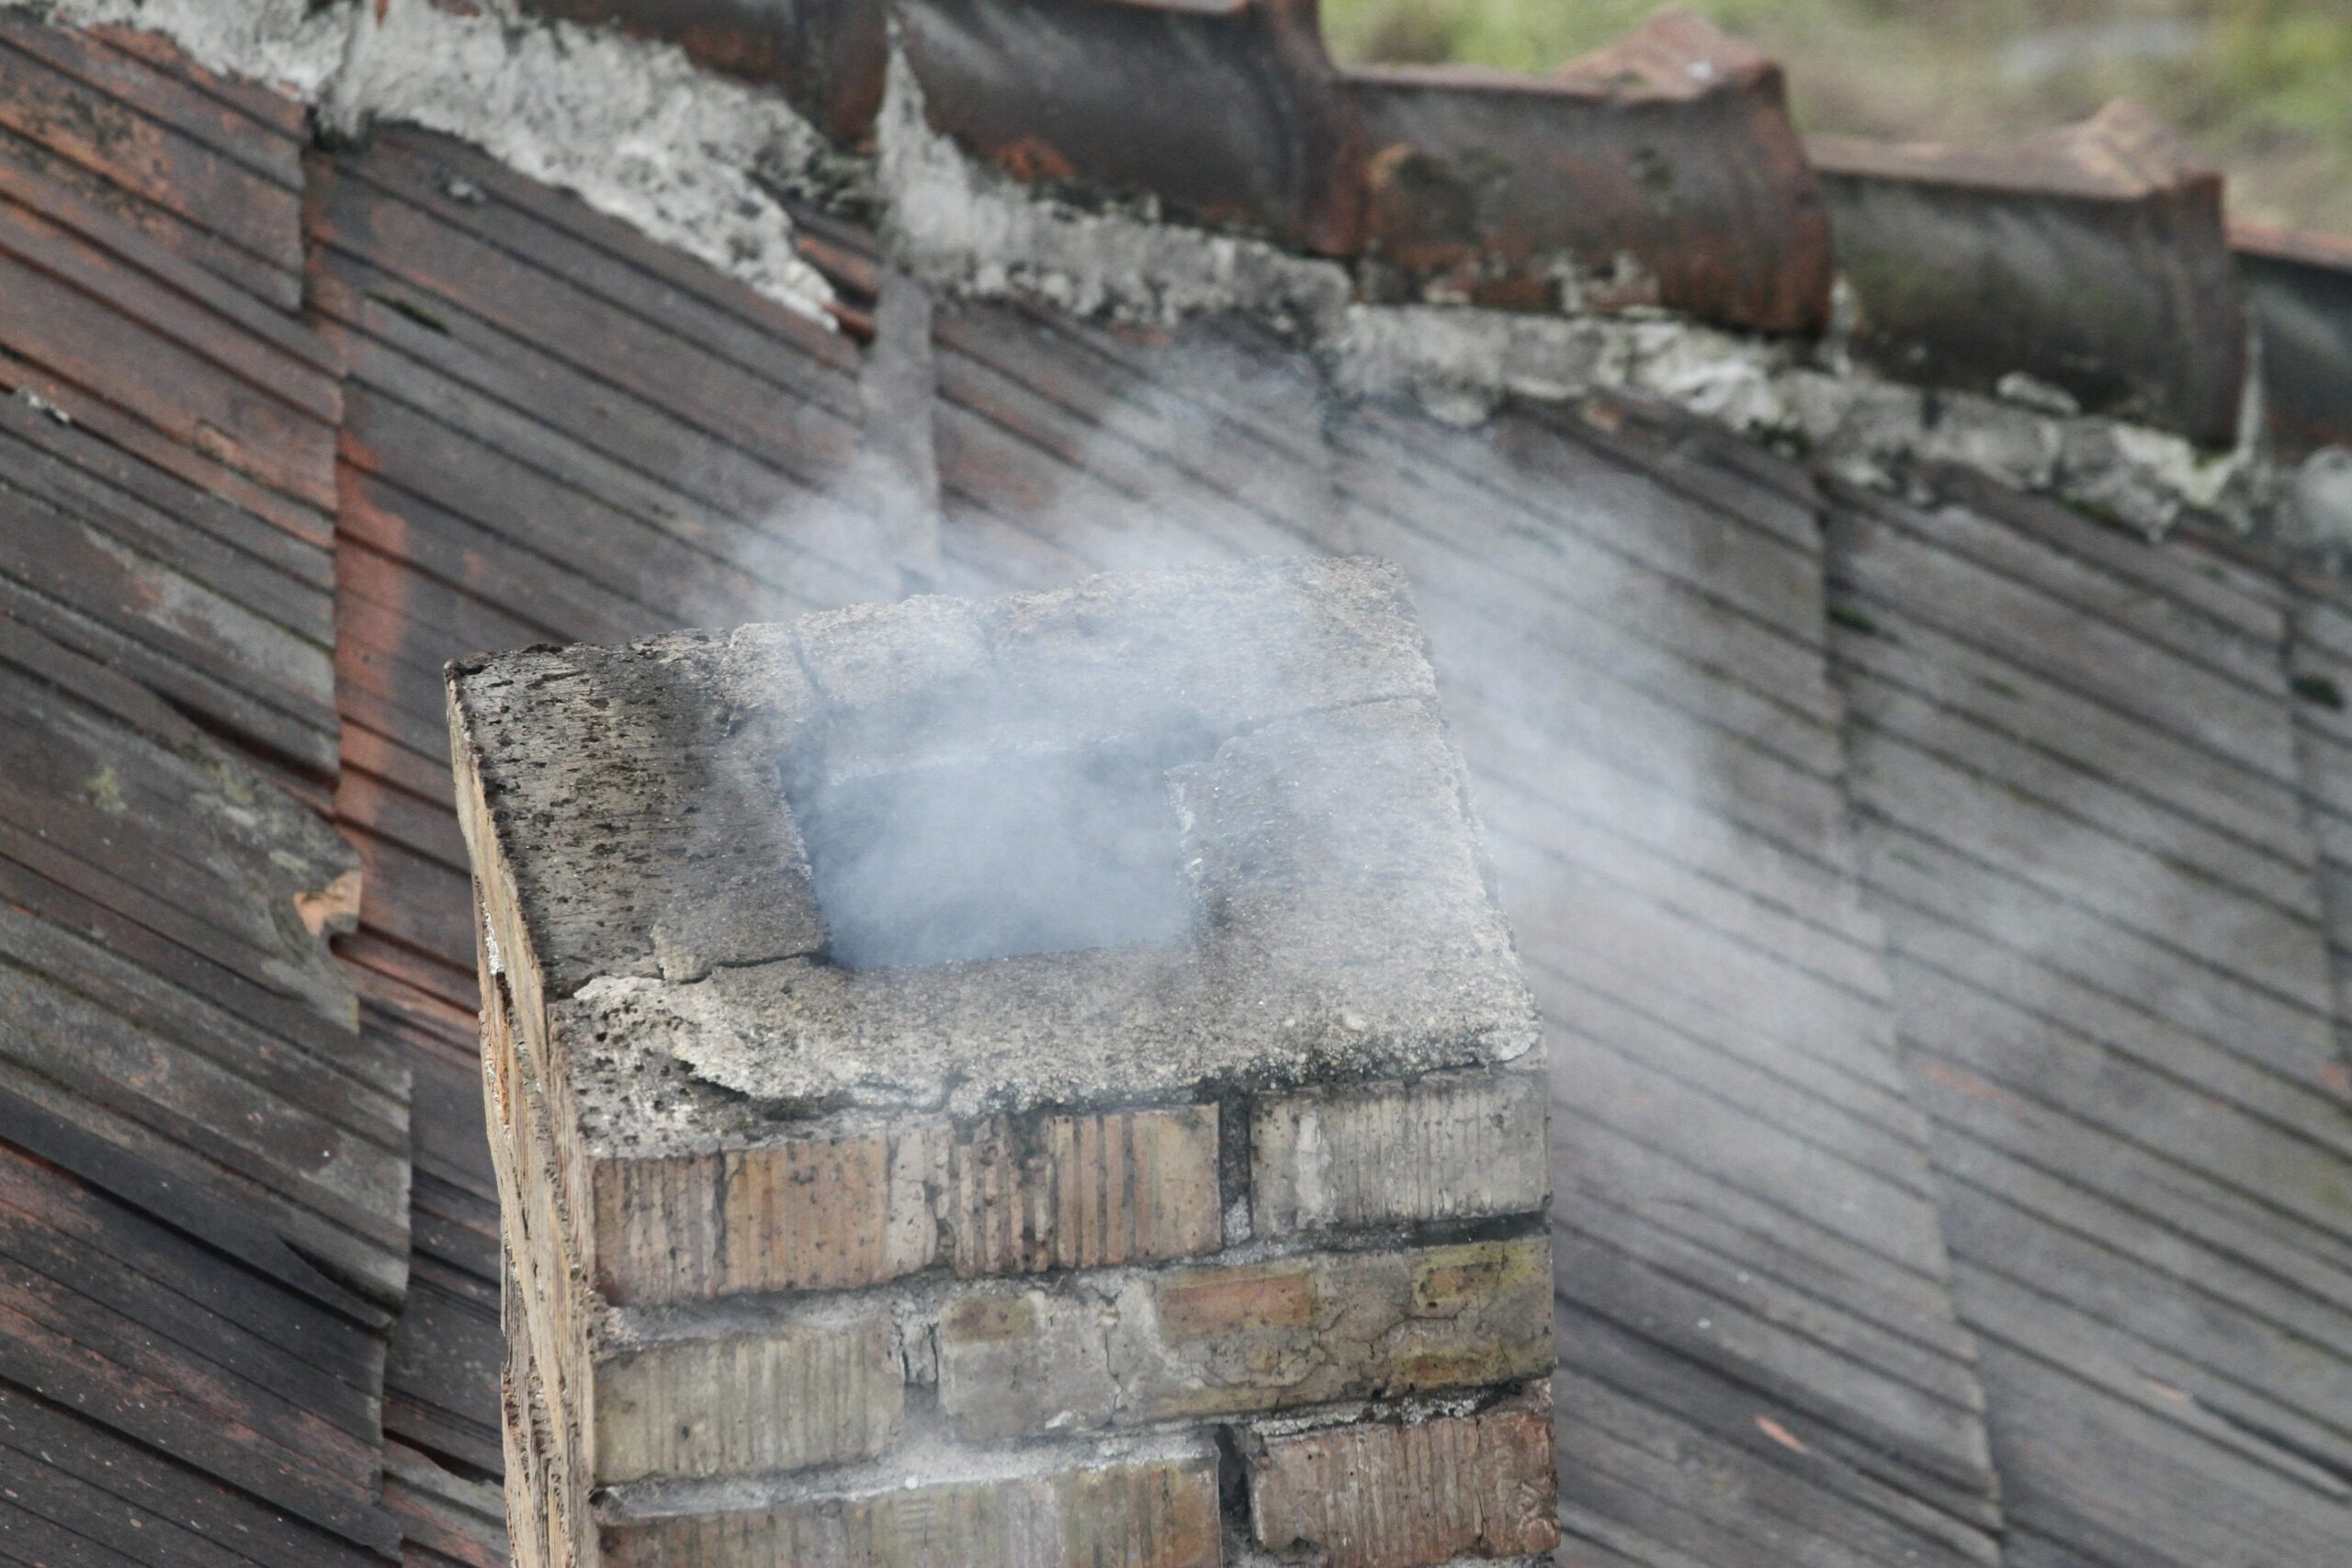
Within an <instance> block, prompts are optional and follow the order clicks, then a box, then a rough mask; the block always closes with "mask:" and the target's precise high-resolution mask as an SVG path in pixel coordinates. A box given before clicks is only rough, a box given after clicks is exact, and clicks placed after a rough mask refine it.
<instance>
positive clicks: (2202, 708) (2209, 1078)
mask: <svg viewBox="0 0 2352 1568" xmlns="http://www.w3.org/2000/svg"><path fill="white" fill-rule="evenodd" d="M1961 493H1962V495H1963V496H1964V500H1955V501H1953V502H1951V503H1950V504H1946V505H1942V506H1939V507H1935V508H1926V509H1923V508H1916V507H1909V506H1905V505H1900V504H1897V503H1895V502H1889V501H1884V500H1880V499H1876V498H1866V497H1861V496H1844V497H1841V498H1840V501H1839V504H1838V508H1837V513H1836V520H1835V524H1834V526H1833V541H1834V543H1833V549H1832V570H1833V571H1834V573H1835V576H1836V579H1837V581H1838V601H1837V604H1838V608H1837V610H1835V611H1834V612H1833V615H1835V617H1836V619H1837V621H1838V626H1839V627H1840V631H1839V635H1838V639H1837V652H1838V671H1839V675H1840V679H1841V682H1842V683H1843V685H1844V688H1845V690H1846V693H1847V696H1848V704H1849V713H1850V726H1849V750H1850V762H1851V768H1852V790H1853V795H1854V799H1855V803H1856V805H1857V807H1858V808H1859V809H1860V812H1861V814H1862V817H1863V819H1864V821H1865V822H1866V824H1867V827H1866V830H1865V839H1866V842H1867V845H1868V853H1867V857H1866V858H1867V866H1868V878H1869V883H1870V887H1871V896H1872V902H1873V903H1874V905H1875V906H1876V907H1877V908H1880V909H1881V910H1882V911H1883V915H1884V918H1885V920H1886V923H1887V929H1888V934H1889V939H1890V944H1891V949H1892V953H1893V955H1894V994H1895V1003H1896V1015H1897V1019H1898V1022H1899V1027H1900V1030H1901V1033H1902V1037H1903V1042H1904V1050H1905V1060H1906V1061H1907V1063H1908V1064H1909V1066H1910V1069H1911V1081H1912V1083H1913V1086H1914V1093H1915V1096H1916V1097H1917V1100H1918V1102H1919V1103H1920V1105H1921V1106H1922V1108H1923V1109H1925V1110H1926V1111H1927V1112H1928V1116H1929V1118H1930V1120H1931V1122H1932V1123H1933V1126H1934V1130H1935V1138H1934V1146H1935V1162H1936V1171H1937V1176H1938V1178H1939V1182H1940V1184H1941V1187H1942V1190H1943V1193H1944V1199H1943V1216H1944V1227H1945V1235H1946V1238H1947V1241H1948V1242H1949V1244H1950V1246H1951V1251H1952V1257H1953V1271H1954V1282H1955V1285H1956V1287H1957V1299H1958V1302H1959V1305H1960V1310H1961V1316H1962V1322H1963V1323H1965V1324H1966V1325H1968V1326H1969V1327H1970V1328H1972V1329H1973V1331H1974V1332H1975V1333H1976V1334H1977V1335H1978V1337H1979V1338H1980V1339H1981V1340H1982V1342H1983V1346H1984V1353H1983V1363H1982V1364H1983V1376H1984V1381H1985V1395H1986V1398H1987V1400H1988V1402H1989V1405H1990V1423H1989V1424H1990V1427H1991V1431H1992V1437H1993V1451H1994V1458H1995V1461H1996V1464H1997V1466H1998V1468H1999V1470H2000V1472H2001V1475H2002V1481H2003V1485H2004V1490H2005V1495H2006V1498H2007V1508H2008V1517H2009V1526H2010V1530H2011V1543H2012V1544H2011V1551H2010V1560H2011V1562H2017V1563H2032V1564H2057V1563H2064V1564H2077V1563H2099V1564H2111V1565H2113V1568H2138V1565H2142V1564H2179V1565H2181V1568H2188V1565H2190V1564H2199V1565H2211V1564H2215V1563H2248V1564H2251V1563H2256V1562H2325V1561H2328V1560H2330V1558H2331V1557H2333V1556H2335V1555H2340V1554H2341V1552H2342V1551H2343V1549H2344V1545H2345V1543H2346V1541H2347V1540H2352V1489H2347V1484H2346V1482H2347V1477H2352V1360H2347V1357H2346V1347H2347V1346H2352V1315H2348V1314H2347V1313H2346V1303H2347V1302H2352V1276H2347V1274H2346V1265H2347V1263H2352V1191H2348V1190H2347V1189H2346V1183H2345V1179H2344V1178H2345V1171H2346V1156H2347V1154H2352V1122H2347V1120H2346V1114H2345V1110H2346V1100H2347V1097H2346V1092H2345V1089H2346V1085H2345V1080H2344V1069H2343V1056H2342V1055H2341V1049H2340V1045H2339V1042H2338V1037H2337V1027H2336V1012H2335V993H2334V990H2333V987H2332V982H2331V976H2330V965H2329V954H2328V947H2327V940H2326V927H2325V923H2324V911H2323V906H2322V901H2321V884H2320V874H2321V863H2320V860H2319V857H2318V855H2317V852H2316V850H2315V846H2314V844H2313V842H2312V836H2311V833H2310V831H2309V829H2308V826H2307V821H2306V817H2305V809H2304V800H2303V793H2302V787H2301V786H2302V784H2303V776H2302V774H2301V773H2300V772H2299V765H2298V762H2299V759H2298V755H2297V746H2296V740H2297V736H2296V725H2295V709H2294V705H2293V704H2292V702H2291V700H2290V695H2289V691H2288V684H2287V677H2286V673H2285V669H2284V665H2283V662H2282V653H2283V651H2284V643H2285V638H2286V636H2287V629H2288V608H2289V606H2288V604H2287V599H2286V594H2285V592H2284V591H2283V590H2282V588H2281V587H2280V586H2279V585H2278V583H2277V582H2276V581H2271V580H2267V579H2265V578H2262V577H2259V576H2256V575H2255V574H2253V573H2250V572H2246V571H2243V570H2237V569H2236V568H2234V567H2233V566H2231V565H2228V564H2226V563H2225V562H2223V561H2222V559H2221V558H2218V557H2215V556H2211V555H2208V554H2205V553H2203V552H2201V551H2199V550H2198V549H2196V548H2195V547H2190V546H2187V545H2182V546H2176V547H2167V548H2165V549H2161V550H2159V549H2153V548H2150V547H2147V546H2146V545H2144V544H2142V543H2140V542H2138V541H2137V540H2133V539H2130V538H2127V537H2125V536H2121V535H2119V534H2115V533H2111V532H2109V531H2108V530H2106V529H2104V528H2102V527H2100V526H2098V525H2095V524H2092V523H2089V522H2086V521H2085V520H2083V519H2081V518H2079V517H2076V516H2075V515H2074V514H2073V513H2067V512H2065V511H2063V510H2061V509H2059V508H2056V507H2052V506H2051V505H2048V504H2047V503H2043V502H2032V501H2028V500H2025V499H2023V498H2019V497H2017V496H2014V495H2006V494H2003V493H2001V492H1998V491H1994V490H1992V489H1991V488H1990V487H1962V491H1961Z"/></svg>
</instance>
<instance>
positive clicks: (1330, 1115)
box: [449, 560, 1557, 1568]
mask: <svg viewBox="0 0 2352 1568" xmlns="http://www.w3.org/2000/svg"><path fill="white" fill-rule="evenodd" d="M449 692H450V712H451V723H452V728H453V738H454V746H455V753H456V761H457V774H458V797H459V812H460V816H461V818H462V819H463V822H464V826H465V830H466V837H467V842H468V845H469V849H470V851H471V853H472V857H473V865H474V875H475V886H476V889H477V895H478V901H479V905H480V908H479V911H478V913H479V916H480V922H479V924H480V935H481V964H482V977H483V987H482V994H483V998H484V1002H483V1027H482V1033H483V1055H484V1063H483V1067H484V1083H485V1088H486V1091H487V1094H488V1099H489V1105H490V1120H491V1134H492V1145H493V1149H494V1154H495V1156H496V1166H497V1170H498V1176H499V1181H500V1190H501V1195H502V1198H503V1226H504V1235H505V1244H506V1254H507V1262H508V1278H507V1294H506V1317H507V1326H508V1344H509V1365H508V1368H507V1386H506V1392H507V1412H506V1415H507V1423H508V1483H507V1485H508V1507H509V1514H510V1518H511V1524H512V1529H513V1535H514V1540H515V1560H516V1562H518V1563H521V1564H524V1565H526V1568H541V1565H543V1564H545V1565H553V1564H563V1565H566V1568H571V1565H593V1564H602V1565H605V1568H689V1565H691V1568H730V1565H734V1564H744V1565H758V1568H785V1565H787V1564H791V1565H810V1568H815V1565H824V1568H832V1565H836V1564H838V1565H842V1568H850V1565H859V1568H1102V1565H1108V1564H1120V1565H1125V1568H1207V1565H1211V1564H1217V1563H1221V1562H1230V1563H1236V1564H1246V1563H1250V1562H1269V1561H1274V1560H1279V1561H1283V1562H1318V1563H1324V1564H1328V1565H1329V1568H1418V1565H1421V1564H1439V1563H1453V1562H1463V1561H1470V1560H1475V1561H1480V1562H1492V1561H1502V1562H1515V1561H1521V1560H1525V1561H1528V1562H1532V1561H1535V1560H1538V1559H1543V1558H1545V1556H1546V1554H1548V1553H1549V1551H1551V1549H1552V1547H1553V1546H1554V1544H1555V1541H1556V1540H1557V1529H1556V1526H1555V1520H1554V1514H1555V1480H1554V1471H1553V1460H1552V1435H1551V1417H1550V1387H1551V1374H1552V1369H1553V1346H1552V1270H1551V1254H1550V1247H1549V1245H1548V1242H1547V1239H1546V1233H1545V1228H1544V1219H1543V1211H1544V1207H1545V1204H1546V1202H1547V1201H1548V1197H1549V1182H1548V1176H1547V1166H1546V1159H1545V1122H1546V1105H1547V1093H1546V1091H1547V1083H1546V1078H1545V1073H1544V1049H1543V1046H1542V1043H1541V1039H1540V1036H1539V1033H1538V1031H1537V1025H1536V1021H1535V1016H1534V1010H1533V1006H1532V1001H1531V999H1530V998H1529V995H1528V992H1527V990H1526V987H1524V985H1523V984H1522V982H1521V977H1520V974H1519V970H1518V965H1517V963H1516V960H1515V958H1514V956H1513V953H1512V951H1511V946H1510V937H1509V933H1508V931H1506V929H1505V927H1504V925H1503V922H1502V919H1501V918H1500V916H1499V915H1498V913H1497V911H1496V909H1495V908H1494V904H1493V901H1492V896H1491V890H1490V887H1489V883H1488V878H1487V875H1486V873H1485V869H1484V863H1483V860H1482V856H1481V851H1480V847H1479V843H1478V835H1477V828H1476V822H1475V820H1474V818H1472V817H1471V815H1470V813H1469V809H1468V807H1467V795H1466V788H1465V780H1464V772H1463V767H1462V762H1461V760H1460V758H1459V756H1458V755H1457V753H1456V752H1455V751H1454V750H1453V746H1452V744H1451V743H1450V741H1449V740H1448V739H1447V737H1446V735H1445V732H1444V729H1443V727H1442V723H1441V721H1440V718H1439V715H1438V710H1437V705H1436V693H1435V688H1434V684H1433V682H1432V679H1431V676H1430V667H1429V662H1428V660H1427V658H1426V656H1425V653H1424V650H1423V647H1422V643H1421V639H1420V634H1419V629H1418V627H1417V626H1416V624H1415V622H1414V620H1413V618H1412V615H1411V612H1410V610H1409V608H1408V605H1407V604H1406V600H1405V595H1404V592H1403V588H1402V584H1401V581H1400V579H1399V578H1398V576H1397V573H1396V572H1395V570H1393V569H1391V568H1389V567H1388V566H1386V565H1385V564H1383V563H1379V562H1374V561H1367V560H1339V561H1330V560H1316V561H1288V562H1279V563H1261V564H1253V565H1249V566H1244V567H1239V568H1235V569H1230V570H1217V571H1208V572H1194V573H1187V574H1182V575H1170V576H1160V577H1136V578H1125V579H1121V578H1109V579H1100V580H1096V581H1090V582H1086V583H1082V584H1080V585H1079V586H1077V587H1074V588H1070V589H1067V590H1062V591H1058V592H1047V593H1034V594H1023V595H1016V596H1013V597H1011V598H1006V599H1001V600H997V601H994V602H992V603H988V604H966V603H963V602H959V601H955V600H948V599H937V598H930V599H914V600H910V601H907V602H905V603H902V604H892V605H887V606H866V607H860V608H856V609H851V610H844V611H839V612H833V613H829V614H825V615H813V616H809V617H808V618H806V619H803V620H801V621H798V622H796V623H794V624H792V625H790V626H746V627H743V628H741V629H740V630H738V631H735V632H733V633H703V632H686V633H679V634H676V635H673V636H670V637H659V638H655V639H652V640H650V641H647V642H642V643H638V644H634V645H631V646H629V647H626V648H612V649H598V648H574V649H524V650H521V651H518V652H514V653H508V654H500V655H495V656H490V657H484V658H478V659H473V660H461V661H460V662H458V664H456V665H453V666H452V667H451V671H450V678H449Z"/></svg>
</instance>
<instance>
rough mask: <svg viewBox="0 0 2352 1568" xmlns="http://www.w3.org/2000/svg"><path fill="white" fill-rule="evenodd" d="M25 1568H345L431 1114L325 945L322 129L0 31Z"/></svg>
mask: <svg viewBox="0 0 2352 1568" xmlns="http://www.w3.org/2000/svg"><path fill="white" fill-rule="evenodd" d="M0 75H4V76H5V77H6V103H7V109H6V115H5V117H0V118H5V126H4V127H0V141H5V146H4V147H0V152H5V153H6V156H5V157H0V342H4V343H5V346H6V351H7V353H6V361H5V369H0V378H5V379H6V382H7V384H8V385H9V386H10V387H11V388H12V389H14V390H16V392H17V396H16V397H14V398H11V399H9V400H6V403H5V404H0V513H5V517H6V525H5V527H0V735H4V736H5V740H0V749H4V750H5V752H6V755H7V756H8V758H9V759H10V761H9V765H8V769H7V774H6V781H5V784H0V886H5V889H6V891H5V895H4V896H0V897H5V907H0V1187H5V1193H6V1196H5V1199H0V1237H5V1240H0V1253H5V1256H6V1260H7V1266H6V1271H5V1283H0V1410H5V1416H0V1443H5V1444H6V1446H7V1447H8V1448H10V1449H11V1450H15V1451H14V1452H13V1453H12V1454H11V1455H10V1456H9V1458H8V1460H7V1461H6V1471H7V1472H8V1474H9V1476H10V1479H11V1489H10V1491H9V1493H8V1497H7V1500H6V1504H5V1508H6V1528H5V1529H0V1557H6V1558H8V1559H10V1560H12V1561H21V1562H28V1563H37V1562H68V1561H71V1562H84V1561H87V1562H116V1561H122V1560H125V1559H126V1558H127V1559H129V1560H131V1561H153V1562H204V1563H208V1564H209V1563H220V1564H227V1563H231V1562H239V1563H243V1562H266V1563H272V1564H285V1565H286V1568H293V1565H295V1564H302V1563H320V1562H362V1561H365V1560H368V1558H370V1557H372V1556H376V1555H379V1554H381V1553H385V1552H389V1551H393V1550H394V1549H396V1547H397V1545H398V1542H399V1540H400V1534H401V1532H400V1529H399V1527H398V1526H397V1525H396V1524H395V1522H394V1521H393V1519H392V1518H391V1517H390V1515H388V1514H386V1513H385V1512H383V1511H382V1509H381V1507H380V1506H379V1472H380V1469H381V1464H382V1446H383V1439H382V1430H381V1426H380V1388H381V1379H382V1369H383V1360H384V1348H385V1333H386V1330H387V1328H388V1326H389V1325H390V1321H391V1319H390V1310H391V1309H393V1308H394V1307H396V1306H397V1305H398V1303H400V1301H401V1297H402V1294H403V1292H404V1289H405V1283H406V1276H407V1254H408V1166H409V1159H408V1083H407V1077H406V1073H405V1071H404V1070H403V1068H402V1066H401V1062H400V1061H399V1059H398V1057H397V1056H396V1055H393V1054H391V1053H390V1052H388V1051H386V1050H383V1049H381V1048H380V1047H379V1046H378V1045H376V1044H375V1043H372V1042H370V1041H368V1040H366V1039H364V1038H363V1037H362V1036H361V1035H360V1034H359V1032H358V1031H357V1029H356V1013H355V1008H354V1003H353V997H352V991H351V987H350V983H349V981H348V980H347V978H346V977H345V974H344V972H343V970H342V967H341V966H340V965H339V964H337V963H336V962H335V960H334V958H333V957H332V956H331V954H330V953H329V952H328V949H327V943H326V937H327V935H328V933H329V932H330V931H334V930H336V929H340V928H342V927H344V926H347V925H348V923H349V921H350V917H351V913H352V906H353V902H354V900H355V899H356V890H357V867H356V863H354V861H353V859H352V856H351V852H350V851H349V850H348V848H347V847H345V845H344V844H343V842H342V841H341V840H339V839H337V838H336V837H335V835H334V832H333V831H332V830H331V829H329V828H328V827H327V825H326V823H325V822H324V821H323V820H322V818H320V817H319V815H318V814H317V812H316V810H315V809H314V807H316V806H317V805H318V804H319V803H321V802H322V801H323V799H324V798H325V792H326V790H327V789H328V788H329V787H330V784H331V781H332V780H333V778H334V773H335V770H336V766H337V750H338V746H337V736H336V727H335V722H334V708H333V705H332V687H331V684H330V670H331V665H330V649H331V646H332V642H333V614H334V604H333V597H332V592H333V585H334V576H333V570H332V562H331V557H330V553H329V552H330V546H331V543H332V536H333V527H334V524H333V517H334V483H333V472H332V467H331V463H332V454H333V451H334V432H335V429H336V426H337V424H338V423H340V420H341V417H342V405H341V399H340V394H339V390H338V388H337V384H336V369H335V361H334V356H333V355H332V354H331V353H330V352H329V351H328V350H327V349H326V348H325V347H324V345H323V344H321V343H320V342H319V340H318V339H317V338H316V337H315V336H314V335H313V334H312V333H310V332H309V330H308V329H307V328H305V327H304V326H303V325H302V324H301V323H300V321H297V320H296V319H295V318H293V317H292V316H290V315H288V314H286V313H285V311H284V307H287V306H290V305H292V304H293V303H295V302H296V301H295V296H294V290H293V271H294V268H295V266H296V265H297V264H298V263H299V258H300V244H301V237H300V228H299V224H298V222H297V218H298V215H299V209H300V188H301V178H300V143H299V141H296V140H295V137H294V130H295V126H296V125H297V124H299V121H295V122H293V123H289V120H288V117H287V116H286V115H284V114H281V113H277V112H275V111H273V110H272V109H271V108H270V107H269V106H267V105H266V104H264V103H263V102H261V101H260V100H258V99H256V98H255V97H254V96H253V95H251V94H249V93H247V92H246V91H245V90H243V89H242V88H238V87H235V86H232V85H227V84H223V83H220V82H217V81H214V80H212V79H210V78H209V77H205V76H203V75H202V74H200V73H196V72H194V71H193V70H192V69H190V68H188V67H187V66H185V65H184V64H182V63H181V62H177V61H176V60H175V59H173V58H172V57H170V56H169V55H168V54H167V53H164V52H160V51H153V50H151V49H149V48H148V47H146V46H145V45H120V46H119V45H117V44H114V43H109V42H106V41H102V40H100V39H94V38H89V37H85V36H81V35H76V34H72V33H65V32H57V31H51V30H50V29H47V28H39V27H35V26H32V25H30V24H28V23H26V22H24V21H22V20H20V19H17V18H13V17H10V18H0Z"/></svg>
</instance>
